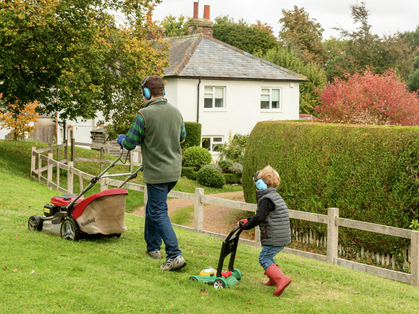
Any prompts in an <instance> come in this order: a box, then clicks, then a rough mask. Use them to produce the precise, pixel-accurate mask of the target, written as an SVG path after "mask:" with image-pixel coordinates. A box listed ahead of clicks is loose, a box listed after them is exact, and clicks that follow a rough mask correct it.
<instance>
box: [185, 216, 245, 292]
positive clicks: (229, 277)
mask: <svg viewBox="0 0 419 314" xmlns="http://www.w3.org/2000/svg"><path fill="white" fill-rule="evenodd" d="M242 231H243V229H242V227H241V223H240V224H239V225H238V226H236V227H235V228H234V229H233V230H232V231H231V232H230V234H229V235H228V236H227V238H226V239H225V240H224V242H223V245H222V247H221V254H220V260H219V261H218V267H217V270H215V269H214V268H212V267H210V266H208V267H205V268H204V269H203V270H202V271H201V272H200V273H199V275H198V276H194V275H192V276H190V277H189V280H192V281H202V282H204V283H207V284H210V285H213V286H214V288H215V289H222V288H226V287H231V286H233V285H235V284H237V283H238V282H239V280H240V279H242V278H243V276H242V273H241V272H240V270H238V269H236V268H234V267H233V266H234V260H235V258H236V251H237V245H238V244H239V237H240V234H241V233H242ZM229 254H231V256H230V262H229V264H228V271H223V270H222V269H223V264H224V259H225V258H226V257H227V256H228V255H229Z"/></svg>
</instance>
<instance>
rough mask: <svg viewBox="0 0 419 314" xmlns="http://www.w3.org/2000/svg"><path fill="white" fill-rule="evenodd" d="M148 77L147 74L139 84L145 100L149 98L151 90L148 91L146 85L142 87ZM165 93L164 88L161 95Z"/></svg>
mask: <svg viewBox="0 0 419 314" xmlns="http://www.w3.org/2000/svg"><path fill="white" fill-rule="evenodd" d="M148 78H149V77H148V76H147V77H146V78H145V79H144V82H143V83H142V84H141V89H142V91H143V95H144V98H145V99H147V100H149V99H150V98H151V92H150V90H149V89H148V88H147V87H144V85H145V83H146V82H147V79H148ZM165 95H166V91H165V90H164V91H163V97H164V96H165Z"/></svg>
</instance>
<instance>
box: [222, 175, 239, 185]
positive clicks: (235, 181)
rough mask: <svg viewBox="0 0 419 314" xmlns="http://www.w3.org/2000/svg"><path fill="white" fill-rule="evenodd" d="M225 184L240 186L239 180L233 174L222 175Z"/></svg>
mask: <svg viewBox="0 0 419 314" xmlns="http://www.w3.org/2000/svg"><path fill="white" fill-rule="evenodd" d="M222 175H223V177H224V179H225V180H226V183H228V184H240V181H241V178H240V176H238V175H237V174H235V173H223V174H222Z"/></svg>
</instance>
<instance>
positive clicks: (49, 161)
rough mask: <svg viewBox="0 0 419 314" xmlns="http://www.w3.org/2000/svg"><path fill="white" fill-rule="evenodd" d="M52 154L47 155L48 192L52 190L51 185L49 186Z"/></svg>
mask: <svg viewBox="0 0 419 314" xmlns="http://www.w3.org/2000/svg"><path fill="white" fill-rule="evenodd" d="M51 159H52V153H51V152H50V153H48V165H47V167H48V173H47V187H49V189H50V190H52V185H51V181H52V162H51Z"/></svg>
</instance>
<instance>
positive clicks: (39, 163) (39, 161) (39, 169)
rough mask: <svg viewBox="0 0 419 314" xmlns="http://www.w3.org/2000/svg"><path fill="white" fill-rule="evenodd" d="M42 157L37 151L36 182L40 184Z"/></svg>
mask: <svg viewBox="0 0 419 314" xmlns="http://www.w3.org/2000/svg"><path fill="white" fill-rule="evenodd" d="M41 169H42V158H41V153H38V184H41V174H42V171H41Z"/></svg>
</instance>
